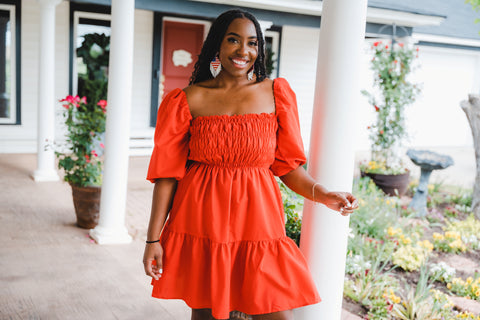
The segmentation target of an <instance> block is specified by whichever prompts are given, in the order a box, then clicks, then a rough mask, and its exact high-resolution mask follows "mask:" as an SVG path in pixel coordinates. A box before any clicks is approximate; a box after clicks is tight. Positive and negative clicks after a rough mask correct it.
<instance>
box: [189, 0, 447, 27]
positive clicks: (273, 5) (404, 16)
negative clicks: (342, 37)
mask: <svg viewBox="0 0 480 320" xmlns="http://www.w3.org/2000/svg"><path fill="white" fill-rule="evenodd" d="M190 1H197V2H207V3H216V4H225V5H229V6H240V7H247V8H255V9H263V10H271V11H280V12H289V13H298V14H305V15H310V16H321V15H322V12H323V1H311V0H283V1H278V0H257V1H253V0H190ZM443 20H445V18H444V17H439V16H431V15H427V14H418V13H411V12H404V11H398V10H390V9H382V8H371V7H369V8H367V22H372V23H379V24H392V23H396V24H398V25H402V26H406V27H416V26H425V25H439V24H440V23H442V21H443Z"/></svg>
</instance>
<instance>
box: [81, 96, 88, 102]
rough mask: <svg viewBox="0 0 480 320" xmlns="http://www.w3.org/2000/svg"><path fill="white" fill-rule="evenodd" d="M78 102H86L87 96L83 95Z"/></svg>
mask: <svg viewBox="0 0 480 320" xmlns="http://www.w3.org/2000/svg"><path fill="white" fill-rule="evenodd" d="M80 102H81V103H84V104H87V97H85V96H83V97H82V98H81V99H80Z"/></svg>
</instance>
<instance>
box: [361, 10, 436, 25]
mask: <svg viewBox="0 0 480 320" xmlns="http://www.w3.org/2000/svg"><path fill="white" fill-rule="evenodd" d="M444 20H445V17H439V16H431V15H426V14H419V13H411V12H404V11H396V10H389V9H381V8H371V7H369V8H367V22H371V23H378V24H392V23H395V24H397V25H401V26H404V27H417V26H438V25H440V24H441V23H442V22H443V21H444Z"/></svg>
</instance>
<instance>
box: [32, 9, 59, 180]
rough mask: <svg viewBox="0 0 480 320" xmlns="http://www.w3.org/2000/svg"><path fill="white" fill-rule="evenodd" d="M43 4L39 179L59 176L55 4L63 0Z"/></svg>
mask: <svg viewBox="0 0 480 320" xmlns="http://www.w3.org/2000/svg"><path fill="white" fill-rule="evenodd" d="M37 1H38V4H39V5H40V31H39V34H40V35H39V47H40V50H39V61H38V63H39V70H38V115H37V122H38V123H37V170H35V172H34V173H33V175H32V176H33V179H34V180H35V181H56V180H59V177H58V173H57V170H56V169H55V153H54V150H53V139H54V137H55V6H56V5H58V4H59V3H60V2H61V0H37Z"/></svg>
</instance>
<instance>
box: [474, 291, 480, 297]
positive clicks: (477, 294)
mask: <svg viewBox="0 0 480 320" xmlns="http://www.w3.org/2000/svg"><path fill="white" fill-rule="evenodd" d="M475 297H480V289H477V291H475Z"/></svg>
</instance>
